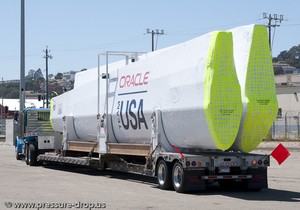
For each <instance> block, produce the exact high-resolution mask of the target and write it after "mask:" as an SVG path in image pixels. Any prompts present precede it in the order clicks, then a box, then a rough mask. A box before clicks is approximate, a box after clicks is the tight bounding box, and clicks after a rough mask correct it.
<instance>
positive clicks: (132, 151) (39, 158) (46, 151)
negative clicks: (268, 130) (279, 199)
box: [17, 110, 270, 193]
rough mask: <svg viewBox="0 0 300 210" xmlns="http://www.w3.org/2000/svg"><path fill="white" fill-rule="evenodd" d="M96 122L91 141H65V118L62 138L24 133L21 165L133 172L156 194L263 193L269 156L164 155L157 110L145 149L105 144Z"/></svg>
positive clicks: (68, 121)
mask: <svg viewBox="0 0 300 210" xmlns="http://www.w3.org/2000/svg"><path fill="white" fill-rule="evenodd" d="M31 111H32V112H35V113H38V111H36V110H31ZM43 112H49V110H43ZM28 113H30V111H29V112H28ZM38 115H39V114H32V115H31V116H35V117H37V120H36V122H38V121H39V119H43V118H38ZM95 117H97V119H98V136H97V139H95V140H94V141H84V140H81V141H78V140H77V141H74V140H72V139H69V138H68V136H69V135H68V132H67V131H68V130H70V129H69V128H70V126H71V127H72V126H74V125H73V119H72V118H73V117H72V116H64V131H63V133H58V132H54V131H50V130H49V131H48V132H44V131H43V132H36V133H34V132H32V131H30V132H29V131H28V132H27V133H26V137H25V139H24V140H21V139H18V142H23V148H24V149H23V150H24V154H25V159H26V163H27V164H28V165H30V166H33V165H40V164H42V163H47V162H55V163H60V164H72V165H80V166H87V167H94V168H97V169H101V170H116V171H122V172H132V173H137V174H142V175H146V176H152V177H157V182H158V185H159V188H160V189H164V190H169V189H175V191H177V192H180V193H182V192H187V191H194V190H196V191H203V190H205V189H206V186H207V185H208V184H211V183H213V182H219V184H220V186H222V187H230V186H232V185H234V183H239V186H241V187H243V188H245V189H250V190H261V189H263V188H267V187H268V181H267V168H268V166H269V164H270V157H269V155H261V154H252V153H243V152H236V151H218V150H201V149H190V148H177V147H176V145H169V146H170V147H172V148H173V150H172V151H166V150H165V149H164V148H165V147H163V145H164V144H167V143H168V139H167V137H166V135H165V133H164V129H163V125H162V123H161V111H160V110H155V111H154V112H153V114H152V119H151V120H152V125H151V129H152V132H151V136H149V138H151V143H150V144H130V143H109V142H108V135H106V133H107V132H106V129H107V124H106V122H108V121H106V120H105V116H102V117H100V116H95ZM44 123H45V122H44ZM183 132H184V131H183ZM187 135H188V134H187ZM17 147H18V146H17ZM19 147H20V145H19Z"/></svg>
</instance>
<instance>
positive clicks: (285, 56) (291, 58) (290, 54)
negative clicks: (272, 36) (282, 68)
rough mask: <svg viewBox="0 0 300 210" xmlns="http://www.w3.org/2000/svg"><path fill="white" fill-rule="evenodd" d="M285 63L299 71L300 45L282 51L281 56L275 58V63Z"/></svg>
mask: <svg viewBox="0 0 300 210" xmlns="http://www.w3.org/2000/svg"><path fill="white" fill-rule="evenodd" d="M279 61H283V62H284V63H286V64H289V65H291V66H293V67H295V68H297V69H300V45H298V46H293V47H292V48H291V49H289V50H288V51H286V50H285V51H282V52H280V53H279V55H278V56H277V57H275V58H273V62H275V63H276V62H279Z"/></svg>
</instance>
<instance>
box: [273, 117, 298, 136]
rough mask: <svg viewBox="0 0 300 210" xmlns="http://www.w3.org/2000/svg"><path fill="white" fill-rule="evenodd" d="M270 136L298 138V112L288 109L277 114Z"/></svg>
mask: <svg viewBox="0 0 300 210" xmlns="http://www.w3.org/2000/svg"><path fill="white" fill-rule="evenodd" d="M272 138H273V139H283V138H285V139H299V140H300V112H298V113H297V112H293V111H288V112H286V113H285V114H284V115H282V116H278V117H277V119H276V121H275V122H274V124H273V126H272Z"/></svg>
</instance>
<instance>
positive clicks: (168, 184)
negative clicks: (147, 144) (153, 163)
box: [157, 160, 172, 190]
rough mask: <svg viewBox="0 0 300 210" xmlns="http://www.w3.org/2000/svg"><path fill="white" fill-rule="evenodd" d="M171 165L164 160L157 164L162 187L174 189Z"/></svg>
mask: <svg viewBox="0 0 300 210" xmlns="http://www.w3.org/2000/svg"><path fill="white" fill-rule="evenodd" d="M171 172H172V171H171V166H170V164H168V163H166V162H165V161H164V160H159V161H158V164H157V182H158V186H159V188H160V189H163V190H171V189H172V176H171Z"/></svg>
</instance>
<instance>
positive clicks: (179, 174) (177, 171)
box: [172, 162, 186, 193]
mask: <svg viewBox="0 0 300 210" xmlns="http://www.w3.org/2000/svg"><path fill="white" fill-rule="evenodd" d="M185 176H186V174H185V172H184V170H183V167H182V165H181V163H179V162H176V163H175V164H174V166H173V170H172V182H173V187H174V189H175V190H176V192H179V193H183V192H185V191H186V183H185Z"/></svg>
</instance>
